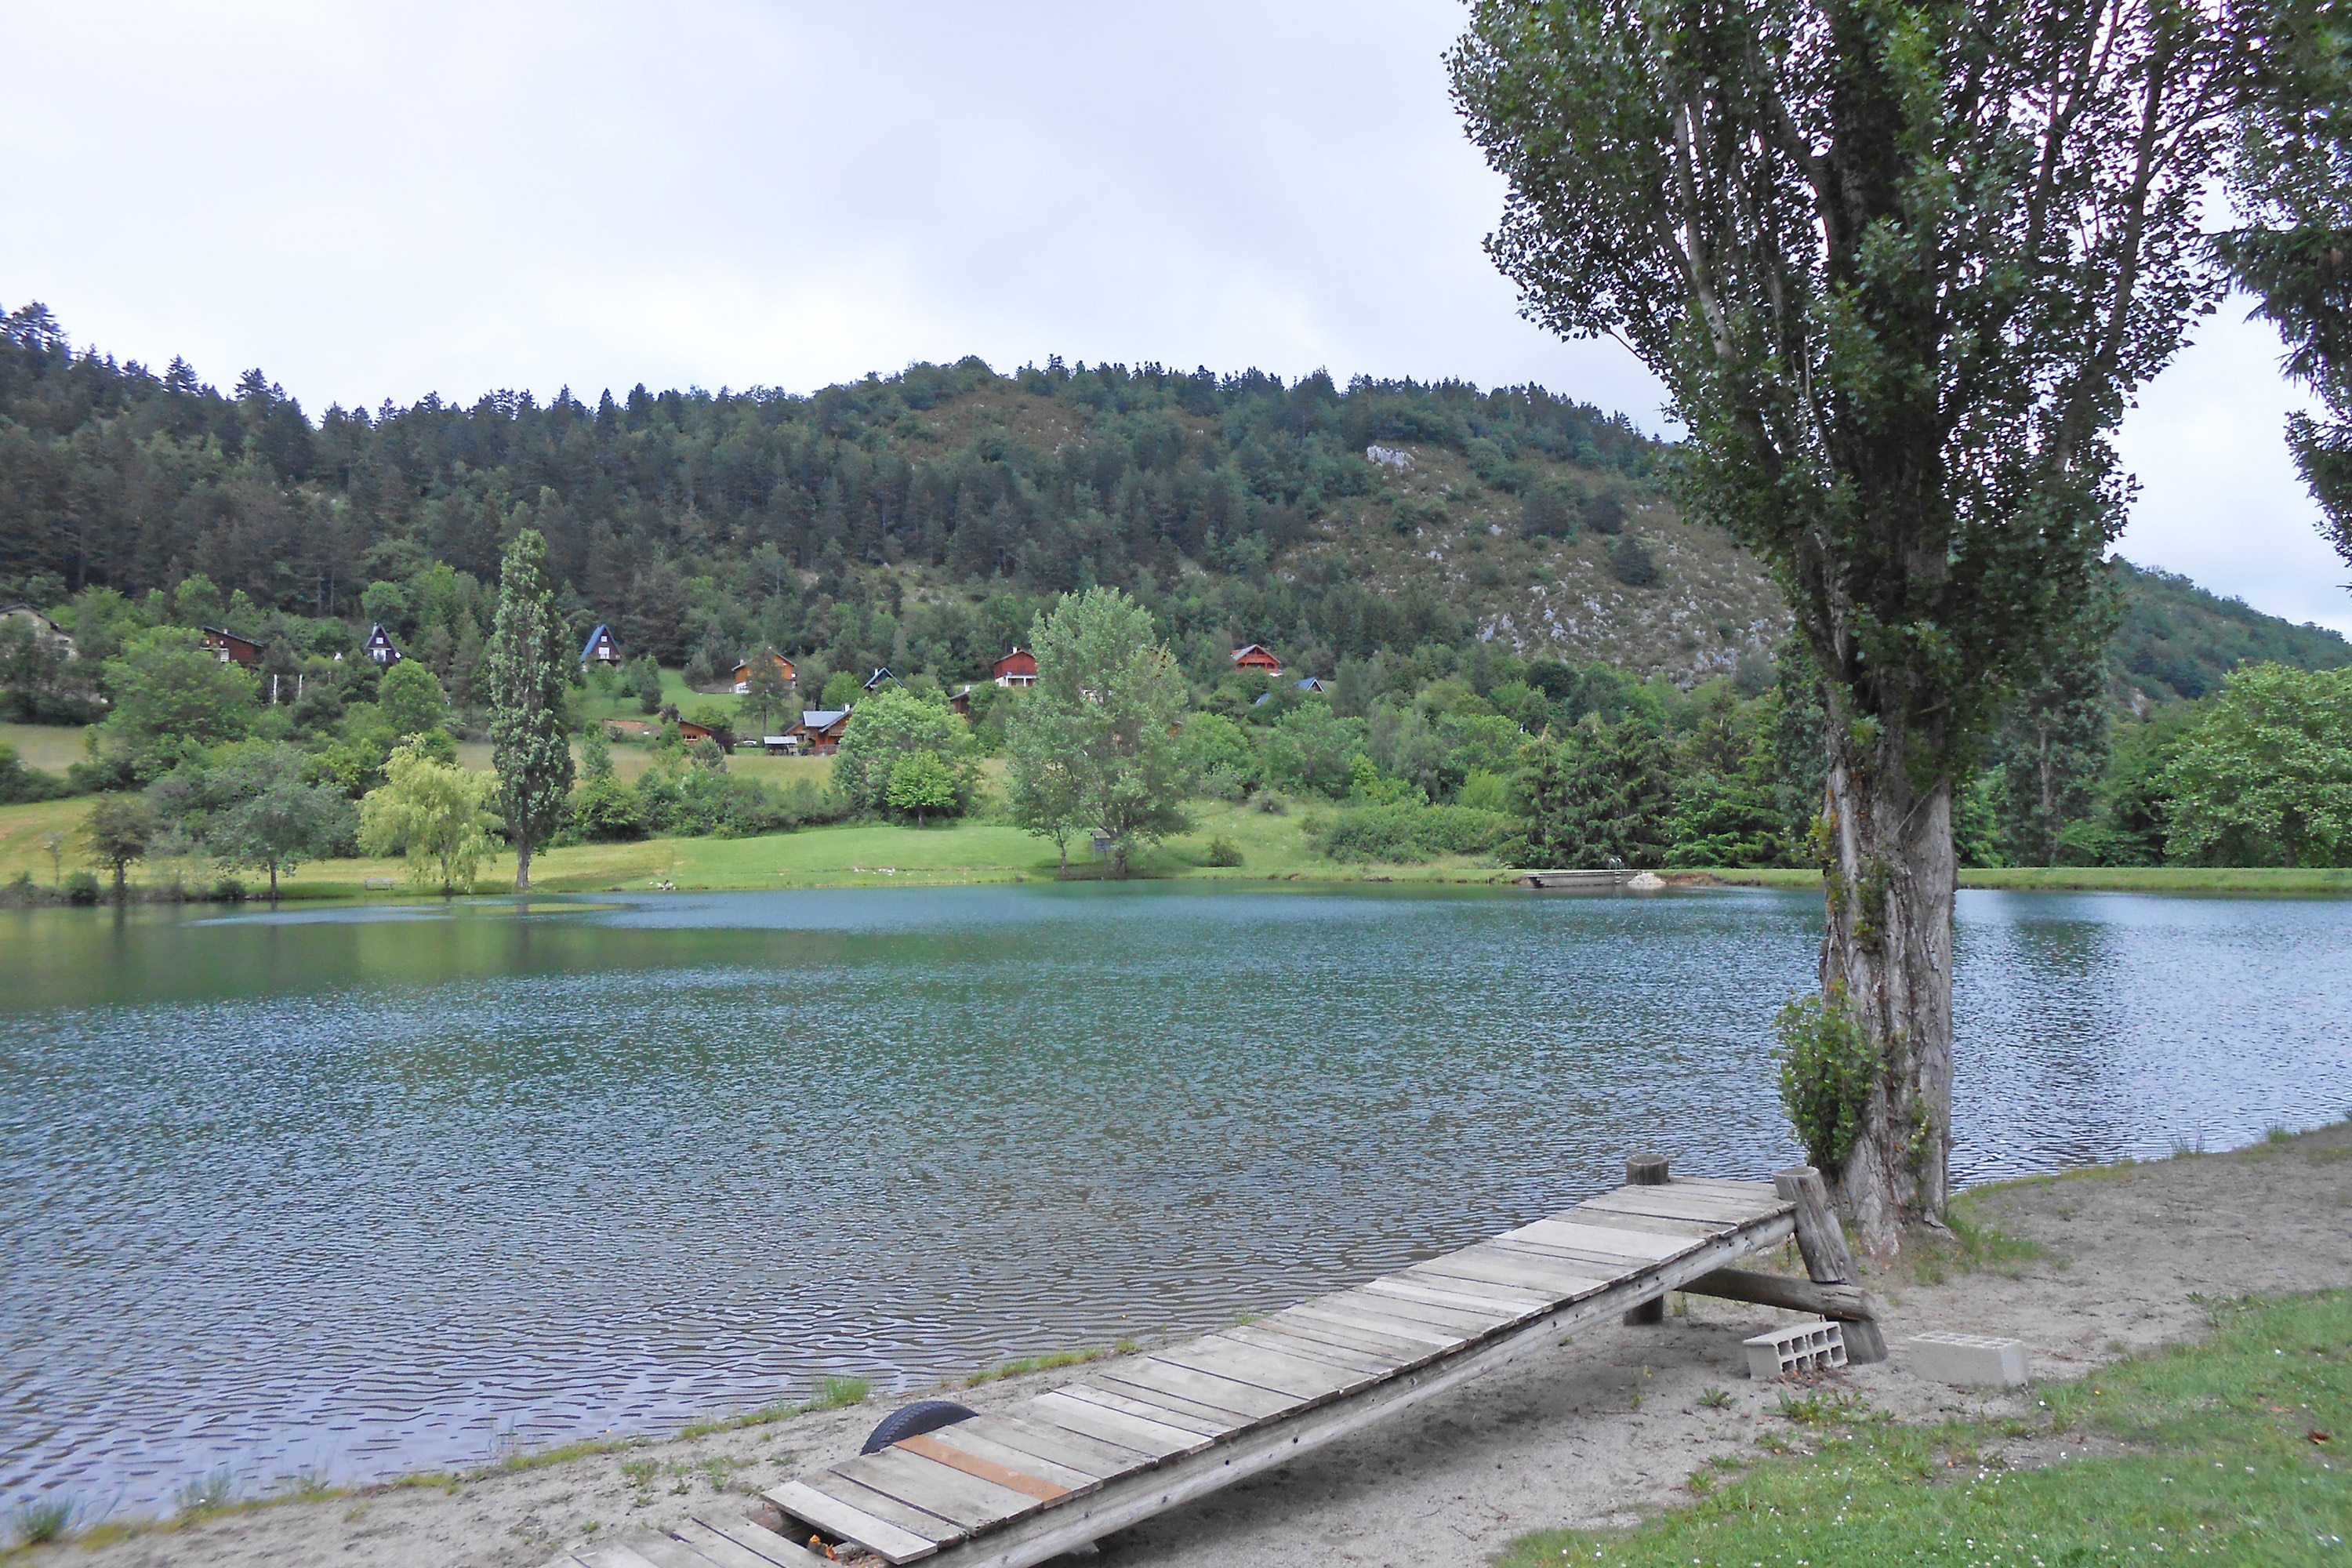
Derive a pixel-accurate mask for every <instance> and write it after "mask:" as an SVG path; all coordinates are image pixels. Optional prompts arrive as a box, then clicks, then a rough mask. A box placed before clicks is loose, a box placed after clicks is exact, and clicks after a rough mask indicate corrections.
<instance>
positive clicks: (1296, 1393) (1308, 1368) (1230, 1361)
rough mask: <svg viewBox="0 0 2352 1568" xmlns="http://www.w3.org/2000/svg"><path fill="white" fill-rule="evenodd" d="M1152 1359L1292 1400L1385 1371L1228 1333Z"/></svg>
mask: <svg viewBox="0 0 2352 1568" xmlns="http://www.w3.org/2000/svg"><path fill="white" fill-rule="evenodd" d="M1152 1359H1153V1360H1154V1361H1164V1362H1166V1363H1169V1364H1170V1365H1171V1366H1181V1367H1188V1368H1190V1369H1191V1370H1192V1371H1194V1372H1205V1373H1211V1374H1213V1375H1214V1376H1217V1377H1230V1378H1233V1379H1234V1380H1235V1381H1237V1382H1241V1383H1246V1384H1252V1385H1254V1386H1255V1387H1258V1388H1263V1389H1265V1390H1267V1391H1268V1392H1270V1393H1274V1394H1285V1395H1287V1396H1288V1397H1289V1398H1291V1399H1292V1400H1294V1401H1296V1400H1302V1399H1321V1398H1324V1397H1326V1396H1328V1395H1329V1394H1338V1393H1340V1392H1342V1391H1343V1390H1347V1389H1355V1388H1361V1387H1363V1386H1364V1385H1365V1384H1371V1383H1378V1382H1379V1381H1380V1380H1381V1378H1383V1377H1386V1376H1387V1375H1388V1374H1389V1369H1388V1368H1387V1367H1384V1366H1383V1367H1361V1366H1335V1365H1333V1364H1332V1363H1329V1362H1328V1361H1318V1360H1316V1359H1315V1358H1313V1357H1312V1356H1306V1355H1300V1354H1298V1353H1297V1352H1293V1351H1286V1350H1280V1349H1270V1348H1268V1347H1267V1346H1265V1345H1260V1344H1252V1343H1250V1342H1248V1341H1246V1340H1237V1339H1234V1337H1233V1336H1231V1335H1230V1334H1209V1335H1205V1336H1203V1337H1202V1338H1201V1339H1197V1340H1194V1341H1192V1342H1191V1343H1189V1344H1181V1345H1176V1346H1174V1347H1172V1348H1171V1349H1168V1350H1164V1351H1155V1352H1152Z"/></svg>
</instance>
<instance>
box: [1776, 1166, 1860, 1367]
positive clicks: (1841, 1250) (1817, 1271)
mask: <svg viewBox="0 0 2352 1568" xmlns="http://www.w3.org/2000/svg"><path fill="white" fill-rule="evenodd" d="M1772 1188H1773V1190H1774V1191H1775V1192H1777V1193H1779V1194H1780V1201H1781V1202H1783V1203H1789V1204H1794V1205H1797V1214H1796V1220H1797V1250H1798V1251H1800V1252H1801V1253H1803V1254H1804V1257H1805V1272H1806V1273H1807V1274H1809V1275H1811V1277H1812V1279H1813V1282H1814V1283H1815V1284H1817V1285H1858V1284H1860V1283H1861V1279H1860V1278H1859V1275H1858V1271H1857V1270H1856V1269H1855V1268H1854V1266H1853V1253H1852V1252H1850V1251H1848V1250H1847V1249H1846V1245H1845V1228H1844V1226H1841V1225H1839V1224H1838V1216H1837V1210H1835V1209H1833V1208H1832V1207H1831V1206H1830V1191H1829V1186H1828V1184H1826V1183H1824V1182H1823V1181H1822V1173H1820V1172H1819V1171H1817V1170H1815V1169H1813V1167H1812V1166H1811V1165H1795V1166H1791V1167H1790V1168H1789V1169H1788V1170H1785V1171H1775V1172H1773V1173H1772ZM1843 1321H1844V1322H1845V1355H1846V1360H1848V1361H1850V1362H1855V1363H1861V1362H1874V1361H1885V1359H1886V1336H1885V1333H1884V1332H1882V1331H1880V1329H1879V1327H1878V1323H1877V1321H1875V1320H1874V1319H1870V1318H1849V1319H1846V1320H1843Z"/></svg>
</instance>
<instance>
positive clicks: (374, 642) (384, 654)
mask: <svg viewBox="0 0 2352 1568" xmlns="http://www.w3.org/2000/svg"><path fill="white" fill-rule="evenodd" d="M364 651H365V652H366V654H367V656H368V658H371V659H373V660H374V661H375V662H376V663H378V664H380V665H383V667H384V668H387V669H389V668H392V667H393V666H394V665H395V664H398V663H399V662H400V661H401V660H402V659H403V658H406V657H407V655H405V654H404V653H402V652H401V651H400V645H399V644H398V643H395V642H394V641H393V640H392V634H391V633H390V632H388V631H385V630H384V629H383V626H370V627H369V628H368V639H367V647H366V648H365V650H364Z"/></svg>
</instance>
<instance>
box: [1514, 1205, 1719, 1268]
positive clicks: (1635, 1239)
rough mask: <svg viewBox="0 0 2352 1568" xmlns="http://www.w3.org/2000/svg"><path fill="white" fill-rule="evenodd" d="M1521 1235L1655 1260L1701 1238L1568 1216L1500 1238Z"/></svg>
mask: <svg viewBox="0 0 2352 1568" xmlns="http://www.w3.org/2000/svg"><path fill="white" fill-rule="evenodd" d="M1574 1212H1575V1211H1574V1210H1570V1213H1574ZM1521 1237H1525V1238H1526V1239H1527V1240H1528V1241H1532V1242H1536V1243H1538V1245H1540V1246H1544V1247H1568V1248H1571V1249H1574V1248H1580V1247H1581V1248H1586V1249H1589V1250H1591V1251H1593V1252H1597V1253H1600V1254H1601V1255H1602V1256H1604V1257H1617V1258H1642V1259H1644V1260H1646V1261H1648V1262H1652V1263H1655V1262H1657V1261H1659V1260H1660V1259H1662V1258H1672V1257H1673V1256H1674V1255H1675V1254H1676V1253H1678V1252H1682V1251H1685V1250H1686V1249H1687V1248H1689V1247H1695V1246H1696V1245H1697V1244H1698V1242H1699V1240H1700V1239H1701V1238H1699V1237H1673V1236H1652V1235H1648V1234H1646V1233H1644V1232H1642V1231H1638V1230H1619V1229H1615V1228H1613V1227H1611V1226H1600V1225H1595V1224H1593V1223H1591V1221H1580V1220H1569V1219H1539V1220H1537V1221H1536V1222H1535V1223H1534V1224H1533V1225H1523V1226H1519V1228H1518V1229H1517V1230H1507V1231H1505V1232H1504V1233H1503V1235H1502V1237H1501V1239H1503V1240H1506V1241H1510V1240H1517V1239H1519V1238H1521Z"/></svg>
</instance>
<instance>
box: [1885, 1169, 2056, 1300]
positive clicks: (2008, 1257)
mask: <svg viewBox="0 0 2352 1568" xmlns="http://www.w3.org/2000/svg"><path fill="white" fill-rule="evenodd" d="M2049 1179H2050V1178H2047V1177H2027V1178H2025V1180H2026V1181H2028V1182H2037V1183H2038V1182H2042V1181H2046V1180H2049ZM2020 1184H2021V1183H2007V1182H2004V1183H1999V1184H1994V1185H1990V1186H1985V1187H1978V1188H1975V1189H1973V1190H1971V1191H1969V1192H1966V1193H1962V1194H1959V1195H1958V1196H1957V1197H1955V1198H1954V1199H1953V1200H1952V1201H1951V1203H1950V1204H1949V1205H1947V1206H1946V1208H1945V1210H1944V1224H1945V1226H1946V1227H1947V1228H1946V1230H1945V1232H1944V1234H1942V1235H1938V1234H1937V1233H1936V1232H1934V1231H1931V1230H1926V1229H1922V1230H1919V1231H1917V1232H1915V1233H1914V1234H1913V1236H1912V1237H1911V1238H1910V1243H1909V1246H1908V1248H1907V1249H1906V1252H1905V1254H1904V1258H1903V1261H1902V1263H1901V1265H1900V1267H1901V1269H1902V1271H1903V1273H1904V1275H1905V1277H1906V1278H1907V1279H1913V1280H1916V1281H1917V1282H1918V1283H1920V1284H1922V1285H1940V1284H1942V1283H1943V1282H1944V1281H1945V1280H1946V1279H1950V1278H1951V1277H1952V1276H1953V1275H1955V1274H1975V1273H1980V1272H1990V1273H1994V1274H2006V1275H2008V1276H2010V1277H2011V1279H2014V1278H2016V1277H2017V1276H2018V1275H2020V1274H2021V1273H2023V1272H2024V1271H2025V1266H2026V1265H2027V1264H2029V1263H2040V1262H2043V1261H2053V1262H2062V1263H2063V1259H2060V1258H2058V1257H2057V1255H2056V1254H2055V1253H2053V1252H2052V1251H2051V1250H2050V1249H2049V1248H2048V1247H2044V1246H2042V1244H2041V1243H2040V1242H2038V1241H2028V1240H2027V1239H2026V1238H2025V1237H2021V1236H2011V1235H2010V1234H2009V1233H2008V1232H2006V1231H2004V1230H2002V1229H2001V1228H2000V1226H1997V1225H1994V1224H1993V1223H1992V1222H1991V1221H1990V1220H1988V1219H1986V1218H1985V1217H1984V1216H1983V1215H1981V1214H1980V1213H1979V1212H1978V1205H1979V1204H1980V1203H1981V1201H1982V1199H1983V1197H1984V1196H1985V1195H1986V1194H1990V1193H1997V1192H2000V1191H2001V1190H2002V1189H2003V1188H2004V1187H2008V1186H2011V1185H2020Z"/></svg>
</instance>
